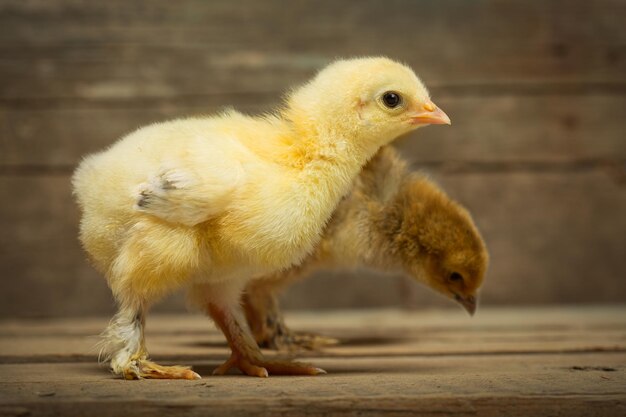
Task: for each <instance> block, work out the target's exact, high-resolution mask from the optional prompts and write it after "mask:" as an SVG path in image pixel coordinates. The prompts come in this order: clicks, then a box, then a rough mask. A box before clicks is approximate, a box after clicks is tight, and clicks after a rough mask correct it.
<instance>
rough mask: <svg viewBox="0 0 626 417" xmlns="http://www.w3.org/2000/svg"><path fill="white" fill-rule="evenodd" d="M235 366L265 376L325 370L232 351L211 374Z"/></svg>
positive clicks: (253, 374)
mask: <svg viewBox="0 0 626 417" xmlns="http://www.w3.org/2000/svg"><path fill="white" fill-rule="evenodd" d="M233 367H237V368H239V370H240V371H241V372H243V373H244V374H246V375H249V376H257V377H260V378H267V377H268V376H269V375H320V374H325V373H326V371H325V370H323V369H321V368H316V367H314V366H311V365H307V364H304V363H300V362H292V361H276V360H265V359H264V358H262V357H261V358H247V357H244V356H242V355H240V354H237V353H233V354H232V355H231V356H230V358H228V360H227V361H226V362H224V363H223V364H222V365H220V366H218V367H217V368H216V369H215V370H214V371H213V375H224V374H226V373H227V372H228V371H229V370H230V369H231V368H233Z"/></svg>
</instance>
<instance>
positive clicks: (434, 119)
mask: <svg viewBox="0 0 626 417" xmlns="http://www.w3.org/2000/svg"><path fill="white" fill-rule="evenodd" d="M411 123H413V124H416V125H449V124H452V122H450V118H449V117H448V115H447V114H445V113H444V111H443V110H441V109H440V108H439V107H437V106H436V105H435V103H433V102H432V101H427V102H426V103H424V105H423V106H422V108H420V109H418V110H417V111H416V112H415V113H414V114H412V115H411Z"/></svg>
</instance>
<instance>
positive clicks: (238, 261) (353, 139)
mask: <svg viewBox="0 0 626 417" xmlns="http://www.w3.org/2000/svg"><path fill="white" fill-rule="evenodd" d="M449 123H450V120H449V119H448V117H447V116H446V115H445V113H444V112H442V111H441V110H440V109H438V108H437V107H436V106H435V105H434V104H433V103H432V101H431V100H430V98H429V95H428V92H427V90H426V88H425V87H424V86H423V84H422V83H421V81H420V80H419V79H418V78H417V76H416V75H415V74H414V73H413V71H412V70H411V69H409V68H408V67H406V66H404V65H401V64H398V63H396V62H394V61H392V60H389V59H387V58H361V59H351V60H343V61H338V62H335V63H333V64H331V65H329V66H328V67H327V68H325V69H323V70H322V71H320V72H319V73H318V74H317V76H315V77H314V78H313V79H312V80H311V81H310V82H308V83H307V84H305V85H303V86H301V87H300V88H297V89H295V90H294V91H293V92H292V93H291V94H290V95H289V96H288V97H287V100H286V103H285V105H284V106H283V107H282V108H281V109H279V110H278V111H276V113H274V114H271V115H265V116H259V117H249V116H246V115H243V114H240V113H237V112H235V111H228V112H226V113H224V114H221V115H216V116H212V117H198V118H189V119H181V120H174V121H169V122H165V123H157V124H153V125H150V126H147V127H144V128H141V129H139V130H137V131H135V132H133V133H131V134H129V135H128V136H126V137H124V138H122V139H121V140H119V141H118V142H117V143H115V144H114V145H112V146H111V147H110V148H108V149H107V150H105V151H103V152H100V153H97V154H94V155H91V156H88V157H86V158H85V159H84V160H83V161H82V163H81V164H80V166H79V167H78V169H77V170H76V172H75V174H74V177H73V186H74V193H75V195H76V198H77V200H78V203H79V206H80V208H81V209H82V219H81V224H80V240H81V242H82V244H83V246H84V248H85V250H86V251H87V253H88V254H89V256H90V258H91V259H92V261H93V263H94V264H95V266H96V267H97V268H98V269H99V270H100V271H101V272H102V273H103V274H104V275H105V276H106V278H107V282H108V285H109V286H110V288H111V290H112V293H113V296H114V298H115V299H116V301H117V303H118V307H119V310H118V313H117V314H116V315H115V317H114V318H113V320H112V321H111V323H110V325H109V327H108V328H107V330H106V331H105V332H104V342H103V346H102V354H103V355H104V357H105V359H107V360H109V361H110V366H111V369H112V371H113V372H114V373H115V374H119V375H123V376H124V377H125V378H127V379H134V378H187V379H193V378H199V377H200V376H199V375H198V374H196V373H195V372H193V371H191V369H189V368H188V367H180V366H170V367H165V366H160V365H158V364H156V363H154V362H152V361H150V360H149V359H148V353H147V350H146V347H145V342H144V336H143V328H144V320H145V316H146V312H147V310H148V308H149V307H150V306H151V305H152V304H153V303H154V302H156V301H157V300H159V299H160V298H161V297H162V296H164V295H165V294H167V293H169V292H171V291H174V290H176V289H178V288H181V287H186V288H190V289H191V294H192V299H193V300H194V301H195V302H196V303H197V304H199V305H200V306H201V308H202V309H203V310H204V311H206V312H207V313H208V314H209V315H210V316H211V317H212V318H213V319H214V321H215V322H216V324H217V326H218V327H219V328H220V329H221V330H222V331H223V332H224V334H225V336H226V338H227V340H228V343H229V346H230V348H231V350H232V355H231V357H230V359H228V361H226V363H224V364H223V365H222V366H220V367H219V368H218V369H216V373H217V374H222V373H225V372H226V371H227V370H228V369H229V368H231V367H238V368H239V369H240V370H241V371H243V372H244V373H246V374H248V375H257V376H268V374H271V373H275V374H279V373H280V374H317V373H320V372H322V370H320V369H318V368H314V367H312V366H309V365H305V364H300V363H295V362H276V361H267V360H265V358H263V356H262V355H261V353H260V351H259V349H258V347H256V346H255V345H254V343H253V342H254V341H253V338H252V335H251V333H250V331H249V329H248V328H247V326H246V324H245V318H244V317H243V313H242V311H241V307H240V306H239V301H240V297H241V292H242V289H243V288H244V287H245V285H246V283H247V282H248V281H249V280H250V277H255V276H260V275H267V274H272V273H275V272H276V271H279V270H281V269H284V268H287V267H289V266H291V265H293V264H297V263H299V262H301V261H302V260H303V259H304V258H305V257H306V256H307V255H308V254H309V253H310V252H311V251H312V250H313V249H314V247H315V245H316V244H317V243H318V241H319V239H320V236H321V232H322V230H323V228H324V225H325V224H326V222H327V220H328V219H329V218H330V216H331V215H332V213H333V211H334V210H335V208H336V206H337V204H338V203H339V201H340V200H341V198H342V197H344V195H345V194H347V193H348V192H349V190H350V187H351V184H352V182H353V180H354V178H355V177H356V176H357V175H358V173H359V172H360V171H361V169H362V167H363V165H364V164H365V163H366V162H367V161H368V159H370V158H371V157H372V156H373V155H374V154H375V153H376V151H377V150H378V149H379V148H380V147H381V146H382V145H384V144H386V143H389V142H390V141H392V140H393V139H394V138H396V137H397V136H399V135H402V134H404V133H407V132H409V131H411V130H414V129H416V128H418V127H420V126H424V125H426V124H449Z"/></svg>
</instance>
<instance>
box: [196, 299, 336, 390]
mask: <svg viewBox="0 0 626 417" xmlns="http://www.w3.org/2000/svg"><path fill="white" fill-rule="evenodd" d="M237 301H238V300H235V302H234V303H232V304H230V305H219V304H211V303H210V304H209V305H208V313H209V314H210V315H211V317H212V318H213V320H214V321H215V323H216V324H217V326H218V327H219V328H220V329H221V330H222V331H223V332H224V336H226V340H227V341H228V345H229V346H230V349H231V352H232V353H231V356H230V358H229V359H228V360H227V361H226V362H224V363H223V364H222V365H220V366H219V367H218V368H217V369H216V370H215V371H214V372H213V374H214V375H223V374H225V373H226V372H228V370H229V369H230V368H233V367H237V368H239V369H240V370H241V372H243V373H244V374H246V375H250V376H258V377H262V378H265V377H267V376H269V375H318V374H323V373H326V371H324V370H323V369H320V368H316V367H314V366H311V365H308V364H303V363H299V362H292V361H286V360H267V359H266V358H264V357H263V354H262V353H261V350H260V349H259V346H258V345H257V343H256V341H255V340H254V337H253V336H252V333H251V332H250V328H249V327H248V326H247V325H246V320H245V318H244V316H243V314H241V311H240V310H239V309H240V307H239V305H238V303H237Z"/></svg>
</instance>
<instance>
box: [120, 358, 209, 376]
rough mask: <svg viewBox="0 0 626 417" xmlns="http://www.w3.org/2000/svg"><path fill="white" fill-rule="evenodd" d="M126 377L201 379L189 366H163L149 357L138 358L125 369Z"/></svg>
mask: <svg viewBox="0 0 626 417" xmlns="http://www.w3.org/2000/svg"><path fill="white" fill-rule="evenodd" d="M123 375H124V378H125V379H201V376H200V375H198V374H197V373H195V372H194V371H192V370H191V368H190V367H189V366H163V365H159V364H157V363H155V362H152V361H150V360H147V359H138V360H134V361H132V362H131V363H130V365H129V366H128V367H127V368H126V369H124V370H123Z"/></svg>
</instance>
